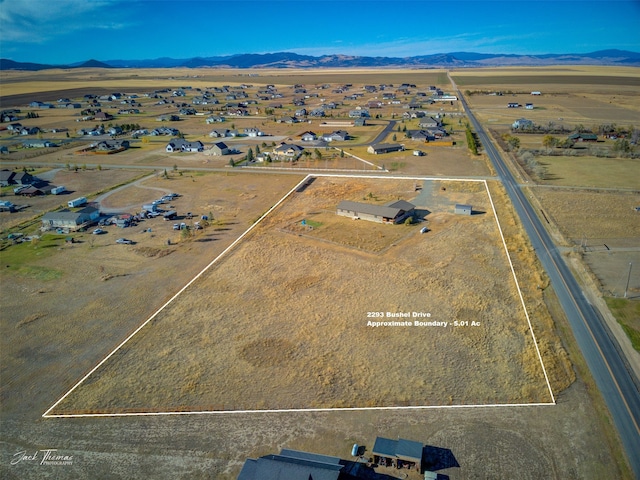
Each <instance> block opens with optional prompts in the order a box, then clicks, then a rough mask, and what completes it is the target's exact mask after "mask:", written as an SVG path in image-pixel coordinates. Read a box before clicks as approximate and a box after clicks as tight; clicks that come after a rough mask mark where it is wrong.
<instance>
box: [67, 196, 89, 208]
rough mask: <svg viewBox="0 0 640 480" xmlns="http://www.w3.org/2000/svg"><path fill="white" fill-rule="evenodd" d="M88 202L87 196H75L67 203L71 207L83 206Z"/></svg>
mask: <svg viewBox="0 0 640 480" xmlns="http://www.w3.org/2000/svg"><path fill="white" fill-rule="evenodd" d="M86 203H87V198H86V197H78V198H74V199H73V200H69V201H68V202H67V205H68V206H69V207H72V208H73V207H81V206H82V205H86Z"/></svg>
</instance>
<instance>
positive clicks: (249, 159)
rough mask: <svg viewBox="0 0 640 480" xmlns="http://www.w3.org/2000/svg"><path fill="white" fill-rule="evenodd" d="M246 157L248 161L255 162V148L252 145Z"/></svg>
mask: <svg viewBox="0 0 640 480" xmlns="http://www.w3.org/2000/svg"><path fill="white" fill-rule="evenodd" d="M246 159H247V162H253V150H252V149H251V147H249V150H248V151H247V156H246Z"/></svg>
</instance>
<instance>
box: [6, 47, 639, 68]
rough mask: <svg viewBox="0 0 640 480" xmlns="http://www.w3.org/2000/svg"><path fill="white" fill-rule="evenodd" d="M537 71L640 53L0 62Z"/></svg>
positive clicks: (630, 60) (623, 59)
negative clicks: (537, 68)
mask: <svg viewBox="0 0 640 480" xmlns="http://www.w3.org/2000/svg"><path fill="white" fill-rule="evenodd" d="M535 65H618V66H634V67H637V66H640V53H638V52H630V51H625V50H600V51H597V52H591V53H566V54H545V55H518V54H489V53H473V52H452V53H441V54H433V55H419V56H414V57H363V56H352V55H321V56H317V57H316V56H311V55H299V54H297V53H292V52H278V53H265V54H257V53H245V54H238V55H229V56H222V57H192V58H186V59H184V58H183V59H176V58H156V59H152V60H105V61H98V60H88V61H85V62H79V63H73V64H69V65H48V64H41V63H29V62H16V61H14V60H9V59H0V70H31V71H36V70H47V69H52V68H174V67H187V68H206V67H209V68H323V67H324V68H350V67H351V68H352V67H369V68H388V67H409V68H472V67H497V66H535Z"/></svg>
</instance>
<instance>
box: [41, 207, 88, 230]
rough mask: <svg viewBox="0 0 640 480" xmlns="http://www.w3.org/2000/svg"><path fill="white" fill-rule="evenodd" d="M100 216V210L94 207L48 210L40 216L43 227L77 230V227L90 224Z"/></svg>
mask: <svg viewBox="0 0 640 480" xmlns="http://www.w3.org/2000/svg"><path fill="white" fill-rule="evenodd" d="M98 218H100V211H99V210H98V209H97V208H94V207H84V208H81V209H80V210H76V211H71V210H69V209H66V208H65V209H64V210H60V211H58V212H48V213H45V214H44V215H43V217H42V226H43V227H45V228H49V229H52V228H69V229H71V230H78V229H79V228H82V227H85V226H88V225H91V224H92V223H94V222H95V221H97V220H98Z"/></svg>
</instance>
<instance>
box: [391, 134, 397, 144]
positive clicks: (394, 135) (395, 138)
mask: <svg viewBox="0 0 640 480" xmlns="http://www.w3.org/2000/svg"><path fill="white" fill-rule="evenodd" d="M391 139H392V140H393V141H394V142H395V141H396V140H397V137H396V134H395V133H394V134H393V137H391Z"/></svg>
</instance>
